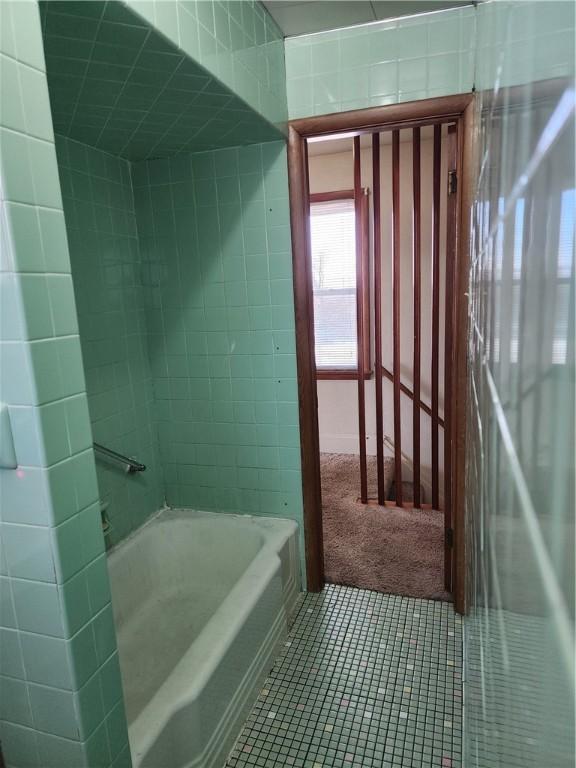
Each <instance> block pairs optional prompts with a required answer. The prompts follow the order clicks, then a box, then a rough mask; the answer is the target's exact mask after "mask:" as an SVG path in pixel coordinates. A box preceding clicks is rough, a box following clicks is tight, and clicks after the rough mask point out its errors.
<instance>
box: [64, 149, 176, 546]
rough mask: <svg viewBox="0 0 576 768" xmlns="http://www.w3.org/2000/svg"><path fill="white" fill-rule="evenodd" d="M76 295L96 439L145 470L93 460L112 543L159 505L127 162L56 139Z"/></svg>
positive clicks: (139, 269)
mask: <svg viewBox="0 0 576 768" xmlns="http://www.w3.org/2000/svg"><path fill="white" fill-rule="evenodd" d="M56 150H57V157H58V168H59V172H60V185H61V189H62V197H63V204H64V212H65V217H66V227H67V232H68V244H69V249H70V260H71V264H72V274H73V278H74V292H75V295H76V303H77V306H78V322H79V325H80V337H81V339H82V353H83V358H84V371H85V375H86V391H87V394H88V403H89V408H90V416H91V421H92V433H93V436H94V440H95V441H96V442H98V443H100V444H102V445H105V446H107V447H109V448H112V449H113V450H116V451H118V452H119V453H122V454H124V455H128V456H131V455H134V456H137V457H138V459H139V460H140V461H141V462H142V463H144V464H145V465H146V471H145V472H142V473H138V474H136V475H128V474H126V472H125V470H124V467H121V466H118V464H117V463H114V462H110V461H109V460H106V459H103V458H101V457H100V456H98V455H97V457H96V458H97V461H96V469H97V471H98V485H99V490H100V499H101V501H102V502H103V503H105V504H107V510H106V515H107V517H108V520H109V521H110V524H111V529H110V533H109V542H110V543H115V542H117V541H118V540H120V539H122V538H124V536H125V535H126V534H127V533H128V532H130V531H132V530H134V528H137V527H138V526H139V525H141V524H142V523H143V522H144V520H145V519H146V518H147V517H149V515H150V514H151V513H152V512H154V511H155V510H158V509H160V508H161V507H162V505H163V503H164V498H165V497H164V490H163V482H162V468H161V465H160V457H159V453H158V440H157V433H156V424H155V421H154V403H153V389H152V377H151V374H150V365H149V362H148V349H147V344H146V318H145V307H144V286H143V283H142V267H141V263H140V252H139V249H138V236H137V231H136V214H135V211H134V196H133V193H132V183H131V178H130V164H129V163H128V162H127V161H126V160H122V159H120V158H117V157H113V156H112V155H109V154H107V153H105V152H102V151H100V150H98V149H94V148H92V147H88V146H86V145H85V144H80V143H79V142H76V141H72V140H70V139H65V138H63V137H57V139H56Z"/></svg>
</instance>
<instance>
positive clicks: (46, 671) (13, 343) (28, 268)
mask: <svg viewBox="0 0 576 768" xmlns="http://www.w3.org/2000/svg"><path fill="white" fill-rule="evenodd" d="M0 75H1V78H2V85H1V88H0V94H1V103H0V114H1V127H0V160H1V189H2V199H1V222H0V224H1V227H0V230H1V241H0V293H1V301H0V306H1V314H0V374H1V375H0V401H1V402H2V403H4V404H5V405H6V406H7V407H8V412H9V417H10V422H11V425H12V433H13V440H14V448H15V455H16V460H17V463H18V467H17V468H16V469H1V470H0V510H1V512H0V738H1V741H2V750H3V753H4V759H5V761H6V765H7V766H8V768H22V767H23V766H26V767H27V768H88V767H90V768H92V767H93V768H96V766H99V767H100V766H112V765H113V766H115V767H116V768H120V766H129V765H130V757H129V752H128V745H127V729H126V723H125V717H124V708H123V702H122V701H121V699H120V695H119V692H120V678H119V670H118V662H117V654H116V648H115V637H114V631H113V624H112V611H111V605H110V593H109V588H108V574H107V570H106V559H105V555H104V542H103V537H102V531H101V527H100V515H99V504H98V488H97V483H96V473H95V466H94V456H93V453H92V450H91V443H92V434H91V429H90V422H89V418H88V409H87V401H86V393H85V382H84V375H83V370H82V358H81V352H80V341H79V337H78V328H77V321H76V311H75V305H74V293H73V289H72V280H71V275H70V262H69V257H68V246H67V241H66V232H65V227H64V217H63V213H62V200H61V194H60V187H59V183H58V173H57V166H56V153H55V150H54V142H53V133H52V122H51V116H50V111H49V107H48V91H47V85H46V75H45V69H44V56H43V50H42V38H41V32H40V20H39V14H38V7H37V5H36V3H33V2H15V3H12V2H3V3H1V4H0Z"/></svg>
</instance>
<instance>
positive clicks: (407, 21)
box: [285, 7, 476, 119]
mask: <svg viewBox="0 0 576 768" xmlns="http://www.w3.org/2000/svg"><path fill="white" fill-rule="evenodd" d="M475 26H476V20H475V11H474V8H472V7H468V8H462V9H451V10H446V11H437V12H434V13H428V14H424V15H422V14H421V15H419V16H412V17H409V18H404V19H398V20H390V21H381V22H376V23H373V24H364V25H360V26H357V27H350V28H347V29H341V30H335V31H330V32H319V33H316V34H311V35H301V36H299V37H292V38H288V39H287V40H286V41H285V49H286V87H287V92H288V112H289V116H290V119H294V118H297V117H306V116H309V115H323V114H328V113H331V112H343V111H347V110H351V109H364V108H366V107H376V106H382V105H385V104H396V103H398V102H404V101H414V100H416V99H427V98H432V97H434V96H447V95H449V94H454V93H465V92H468V91H471V90H472V87H473V85H474V52H475V44H474V39H475Z"/></svg>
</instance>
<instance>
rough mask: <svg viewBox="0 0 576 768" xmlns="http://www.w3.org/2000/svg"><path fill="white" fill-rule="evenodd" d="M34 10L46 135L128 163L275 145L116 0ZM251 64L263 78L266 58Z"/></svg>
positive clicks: (228, 94)
mask: <svg viewBox="0 0 576 768" xmlns="http://www.w3.org/2000/svg"><path fill="white" fill-rule="evenodd" d="M242 5H243V4H242V3H239V4H238V6H239V8H242ZM164 6H165V7H167V8H168V7H169V8H172V9H173V10H174V11H175V10H176V4H175V3H164ZM210 6H211V4H210ZM40 7H41V10H42V17H43V36H44V44H45V50H46V67H47V74H48V84H49V88H50V101H51V105H52V112H53V116H54V126H55V131H56V133H58V134H62V135H64V136H68V137H71V138H73V139H76V140H77V141H80V142H82V143H85V144H90V145H92V146H95V147H98V148H100V149H103V150H105V151H107V152H111V153H112V154H114V155H120V156H121V157H125V158H128V159H130V160H141V159H145V158H148V157H153V158H156V157H168V156H170V155H173V154H175V153H176V152H182V151H185V152H190V151H198V150H201V149H212V148H216V147H221V146H230V145H238V144H246V143H254V142H257V141H270V140H272V139H278V137H279V135H280V134H279V131H278V130H277V129H276V128H274V127H273V125H271V124H270V122H268V120H267V119H265V118H264V117H262V116H261V115H260V114H259V113H258V112H256V111H254V109H253V108H252V107H251V106H249V105H248V104H247V103H246V102H245V101H243V99H242V98H241V97H240V96H239V95H238V94H237V93H235V92H234V91H233V90H230V87H229V86H227V85H224V84H222V83H221V82H220V81H219V80H218V79H217V78H216V77H214V76H213V75H212V74H211V73H210V72H209V71H208V70H207V69H205V68H204V67H203V66H202V65H201V64H200V63H198V62H197V61H196V60H194V59H192V58H190V57H189V56H188V54H187V52H186V51H183V50H182V49H181V48H179V47H178V39H174V40H170V39H167V38H166V37H165V36H164V35H163V34H161V33H160V32H159V31H158V30H157V29H156V27H155V26H154V21H153V20H152V21H150V22H148V21H146V20H145V19H144V18H142V17H141V16H140V15H139V14H138V13H136V12H135V11H133V10H131V9H129V8H127V7H125V6H124V5H123V4H122V3H120V2H110V3H105V2H100V1H98V2H95V1H93V2H89V3H86V2H70V1H67V2H57V1H56V0H50V2H42V3H41V5H40ZM218 7H221V6H218ZM207 8H208V4H206V8H205V10H206V9H207ZM183 13H184V14H185V16H186V17H189V18H192V17H191V16H190V13H189V10H186V11H183ZM231 23H232V22H231ZM199 26H201V25H199ZM279 53H281V50H280V51H277V55H279ZM258 62H259V64H260V66H261V69H262V71H263V72H267V71H268V69H267V68H266V67H265V66H263V65H265V64H267V63H268V64H270V61H269V57H268V56H267V55H265V54H264V53H262V57H261V59H259V60H258ZM278 92H279V93H283V90H279V91H278Z"/></svg>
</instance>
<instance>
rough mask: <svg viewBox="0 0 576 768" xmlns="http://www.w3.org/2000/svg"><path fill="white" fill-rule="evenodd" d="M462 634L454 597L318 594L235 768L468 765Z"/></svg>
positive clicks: (257, 711) (256, 713)
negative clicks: (464, 754)
mask: <svg viewBox="0 0 576 768" xmlns="http://www.w3.org/2000/svg"><path fill="white" fill-rule="evenodd" d="M461 666H462V633H461V620H460V617H459V616H457V615H456V614H454V612H453V609H452V606H451V605H450V604H449V603H442V602H436V601H431V600H416V599H413V598H407V597H399V596H396V595H383V594H379V593H377V592H369V591H367V590H361V589H354V588H352V587H341V586H335V585H329V586H326V587H325V589H324V591H323V592H321V593H318V594H306V595H305V597H304V599H303V600H302V603H301V605H300V607H299V610H298V613H297V615H296V618H295V621H294V624H293V626H292V629H291V631H290V634H289V637H288V640H287V642H286V643H285V647H284V648H283V649H282V653H281V654H280V655H279V657H278V659H277V660H276V663H275V665H274V668H273V670H272V671H271V673H270V676H269V677H268V679H267V680H266V682H265V684H264V687H263V689H262V691H261V692H260V695H259V697H258V700H257V702H256V704H255V706H254V708H253V710H252V712H251V714H250V716H249V717H248V720H247V721H246V724H245V726H244V729H243V731H242V733H241V734H240V737H239V738H238V741H237V742H236V744H235V746H234V749H233V750H232V753H231V755H230V757H229V759H228V762H227V766H229V768H256V767H257V766H262V767H264V766H265V767H266V768H267V767H268V766H278V767H279V766H294V768H321V767H322V768H328V767H330V768H340V767H342V768H399V767H400V766H401V767H402V768H427V767H428V766H439V768H460V767H461V765H462V741H461V733H462V679H461Z"/></svg>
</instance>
